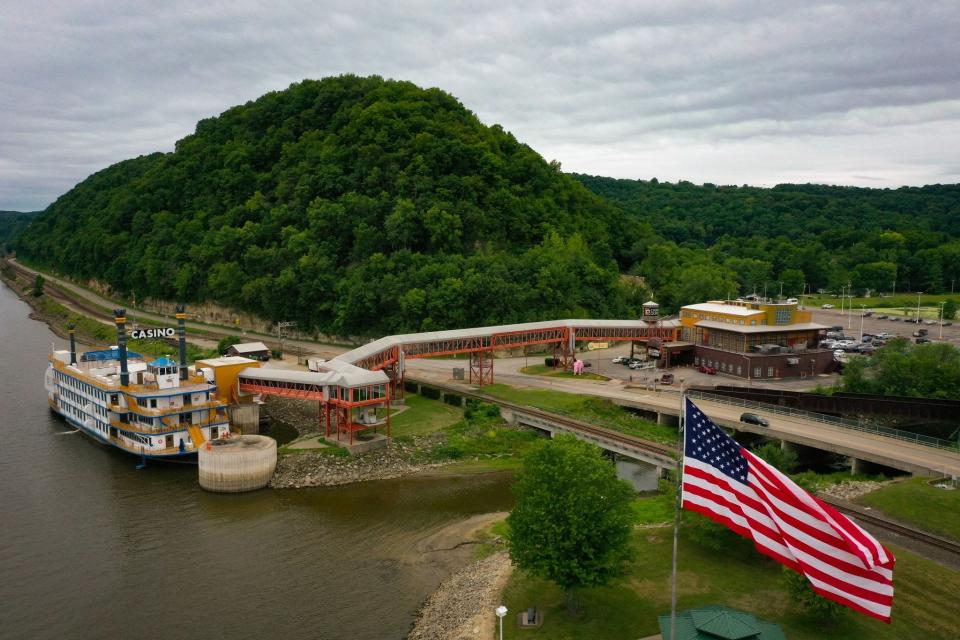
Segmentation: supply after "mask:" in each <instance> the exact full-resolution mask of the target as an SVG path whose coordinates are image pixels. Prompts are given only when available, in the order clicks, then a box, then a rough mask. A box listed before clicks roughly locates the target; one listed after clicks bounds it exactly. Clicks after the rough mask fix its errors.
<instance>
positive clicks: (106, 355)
mask: <svg viewBox="0 0 960 640" xmlns="http://www.w3.org/2000/svg"><path fill="white" fill-rule="evenodd" d="M68 353H69V352H68ZM140 358H143V356H142V355H140V354H139V353H136V352H134V351H127V359H129V360H133V359H140ZM119 359H120V348H119V347H111V348H109V349H100V350H99V351H87V352H86V353H84V354H82V355H81V356H80V361H81V362H90V361H91V360H119Z"/></svg>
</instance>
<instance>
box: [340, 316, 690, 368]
mask: <svg viewBox="0 0 960 640" xmlns="http://www.w3.org/2000/svg"><path fill="white" fill-rule="evenodd" d="M679 324H680V323H679V321H678V320H663V321H661V322H659V323H655V324H653V325H652V326H660V327H677V326H679ZM650 326H651V323H649V322H645V321H643V320H581V319H575V320H548V321H544V322H525V323H520V324H502V325H494V326H489V327H472V328H469V329H451V330H448V331H426V332H423V333H406V334H400V335H394V336H385V337H383V338H380V339H378V340H374V341H372V342H368V343H367V344H365V345H363V346H361V347H357V348H356V349H354V350H352V351H348V352H346V353H342V354H340V355H339V356H337V357H336V358H333V359H332V360H328V361H327V362H325V363H324V365H326V364H328V363H330V362H333V361H337V360H339V361H341V362H350V363H353V362H356V361H358V360H362V359H364V358H366V357H369V356H372V355H373V354H375V353H380V352H381V351H383V350H385V349H389V348H390V347H394V346H397V345H405V344H416V343H419V342H435V341H440V340H456V339H459V338H489V337H490V336H492V335H494V334H500V333H514V332H520V331H537V330H540V329H557V328H560V329H563V328H566V329H581V328H582V329H591V328H601V329H645V328H647V327H650ZM324 365H321V366H324Z"/></svg>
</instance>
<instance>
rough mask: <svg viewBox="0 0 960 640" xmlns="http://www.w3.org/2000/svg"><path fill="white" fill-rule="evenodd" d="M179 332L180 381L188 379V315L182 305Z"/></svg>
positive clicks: (178, 323) (178, 312) (178, 308)
mask: <svg viewBox="0 0 960 640" xmlns="http://www.w3.org/2000/svg"><path fill="white" fill-rule="evenodd" d="M177 332H178V333H179V335H180V379H181V380H184V381H186V379H187V314H186V313H185V312H184V308H183V305H182V304H178V305H177Z"/></svg>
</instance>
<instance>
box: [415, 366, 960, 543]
mask: <svg viewBox="0 0 960 640" xmlns="http://www.w3.org/2000/svg"><path fill="white" fill-rule="evenodd" d="M411 381H413V380H412V379H411ZM416 382H420V383H421V384H425V385H427V386H431V387H436V388H439V389H443V390H444V391H449V392H450V393H454V394H457V395H461V396H464V397H467V398H471V399H474V400H480V401H483V402H489V403H491V404H496V405H498V406H501V407H504V408H506V409H510V410H512V411H519V412H522V413H526V414H528V415H533V416H536V417H538V418H540V419H542V420H546V421H549V422H553V423H556V424H558V425H561V426H565V427H567V428H569V429H572V430H577V431H580V432H582V433H586V434H590V435H593V436H597V437H601V438H606V439H608V440H612V441H615V442H618V443H620V444H624V445H627V446H631V447H635V448H637V449H642V450H644V451H647V452H649V453H653V454H656V455H661V456H665V457H669V458H672V459H676V450H675V449H674V448H673V447H670V446H667V445H663V444H659V443H656V442H651V441H649V440H644V439H642V438H637V437H635V436H629V435H626V434H623V433H619V432H617V431H613V430H612V429H606V428H603V427H597V426H595V425H591V424H588V423H585V422H581V421H579V420H573V419H571V418H567V417H566V416H561V415H557V414H555V413H550V412H548V411H543V410H541V409H536V408H534V407H530V406H526V405H519V404H515V403H512V402H508V401H505V400H501V399H499V398H495V397H493V396H488V395H486V394H484V393H476V392H473V391H466V390H461V389H459V388H456V387H451V386H447V385H444V384H440V383H436V382H432V381H429V380H417V381H416ZM818 497H819V498H820V499H821V500H823V501H824V502H826V503H827V504H829V505H830V506H832V507H834V508H835V509H837V511H840V512H841V513H844V514H846V515H848V516H852V517H853V518H855V519H856V520H858V521H860V522H861V523H863V524H866V525H870V526H874V527H877V528H879V529H883V530H885V531H889V532H890V533H895V534H897V535H900V536H903V537H905V538H909V539H911V540H915V541H918V542H922V543H924V544H926V545H929V546H931V547H934V548H936V549H939V550H941V551H946V552H948V553H950V554H952V555H955V556H958V557H960V542H955V541H953V540H949V539H947V538H943V537H940V536H937V535H934V534H932V533H929V532H926V531H921V530H920V529H915V528H913V527H910V526H908V525H905V524H902V523H899V522H896V521H894V520H890V519H888V518H885V517H882V516H879V515H877V514H874V513H871V512H870V511H867V510H865V509H864V508H862V507H859V506H858V505H854V504H853V503H850V502H847V501H845V500H839V499H837V498H832V497H829V496H818Z"/></svg>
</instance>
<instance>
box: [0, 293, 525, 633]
mask: <svg viewBox="0 0 960 640" xmlns="http://www.w3.org/2000/svg"><path fill="white" fill-rule="evenodd" d="M28 313H29V307H27V305H26V304H24V303H23V302H22V301H20V300H19V299H18V298H17V297H16V296H15V295H14V294H13V292H11V291H10V290H9V289H8V288H6V287H5V286H3V285H2V284H0V638H3V639H6V638H29V639H37V638H61V639H62V638H204V639H208V638H313V639H318V640H328V639H329V640H336V639H341V638H342V639H352V640H365V639H370V640H385V639H391V638H397V639H400V638H403V637H405V636H406V633H407V631H408V630H409V627H410V624H411V623H412V621H413V618H414V613H415V611H416V609H417V607H418V606H419V605H420V604H421V603H422V601H423V600H424V599H425V598H426V597H427V595H429V593H430V592H431V591H433V589H435V588H436V586H437V585H438V584H439V582H440V581H441V580H442V579H443V578H444V577H445V576H446V574H447V573H448V572H449V571H450V570H451V563H453V562H455V561H456V560H455V559H454V558H452V557H450V554H446V553H443V552H440V553H423V552H422V549H418V545H420V544H421V543H422V541H423V540H424V539H425V538H427V537H429V536H431V535H434V534H437V533H438V532H440V531H441V530H442V529H444V527H447V526H448V525H451V524H453V523H456V522H458V521H460V520H462V519H464V518H466V517H469V516H471V515H475V514H480V513H487V512H491V511H499V510H505V509H509V507H510V491H509V484H510V478H509V477H508V476H504V475H485V476H471V477H433V478H413V479H403V480H393V481H386V482H376V483H362V484H357V485H352V486H347V487H339V488H328V489H326V488H325V489H301V490H295V491H274V490H269V489H268V490H262V491H258V492H254V493H248V494H241V495H219V494H211V493H206V492H204V491H202V490H201V489H200V488H199V487H198V484H197V478H196V468H195V467H187V466H183V467H181V466H165V465H161V464H159V463H158V464H153V465H150V466H148V467H147V468H146V469H145V470H142V471H137V470H136V469H135V465H136V462H137V460H135V459H134V458H133V457H130V456H127V455H125V454H122V453H121V452H118V451H114V450H112V449H107V448H105V447H103V446H100V445H98V444H96V443H94V442H92V441H91V440H89V439H87V438H86V437H85V436H83V435H82V434H79V433H70V429H69V427H67V426H66V425H65V423H64V422H63V421H62V420H60V419H59V418H57V417H55V416H53V415H52V414H50V412H49V411H48V409H47V404H46V392H45V391H44V389H43V370H44V367H45V366H46V355H47V352H48V350H49V349H50V344H51V341H54V342H56V343H57V344H58V345H60V346H58V348H62V344H63V341H61V340H59V339H58V338H56V336H54V335H53V334H52V333H51V332H50V331H49V329H48V328H47V327H46V326H45V325H44V324H42V323H39V322H36V321H34V320H30V319H29V318H28V317H27V315H28ZM461 558H462V556H461Z"/></svg>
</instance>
